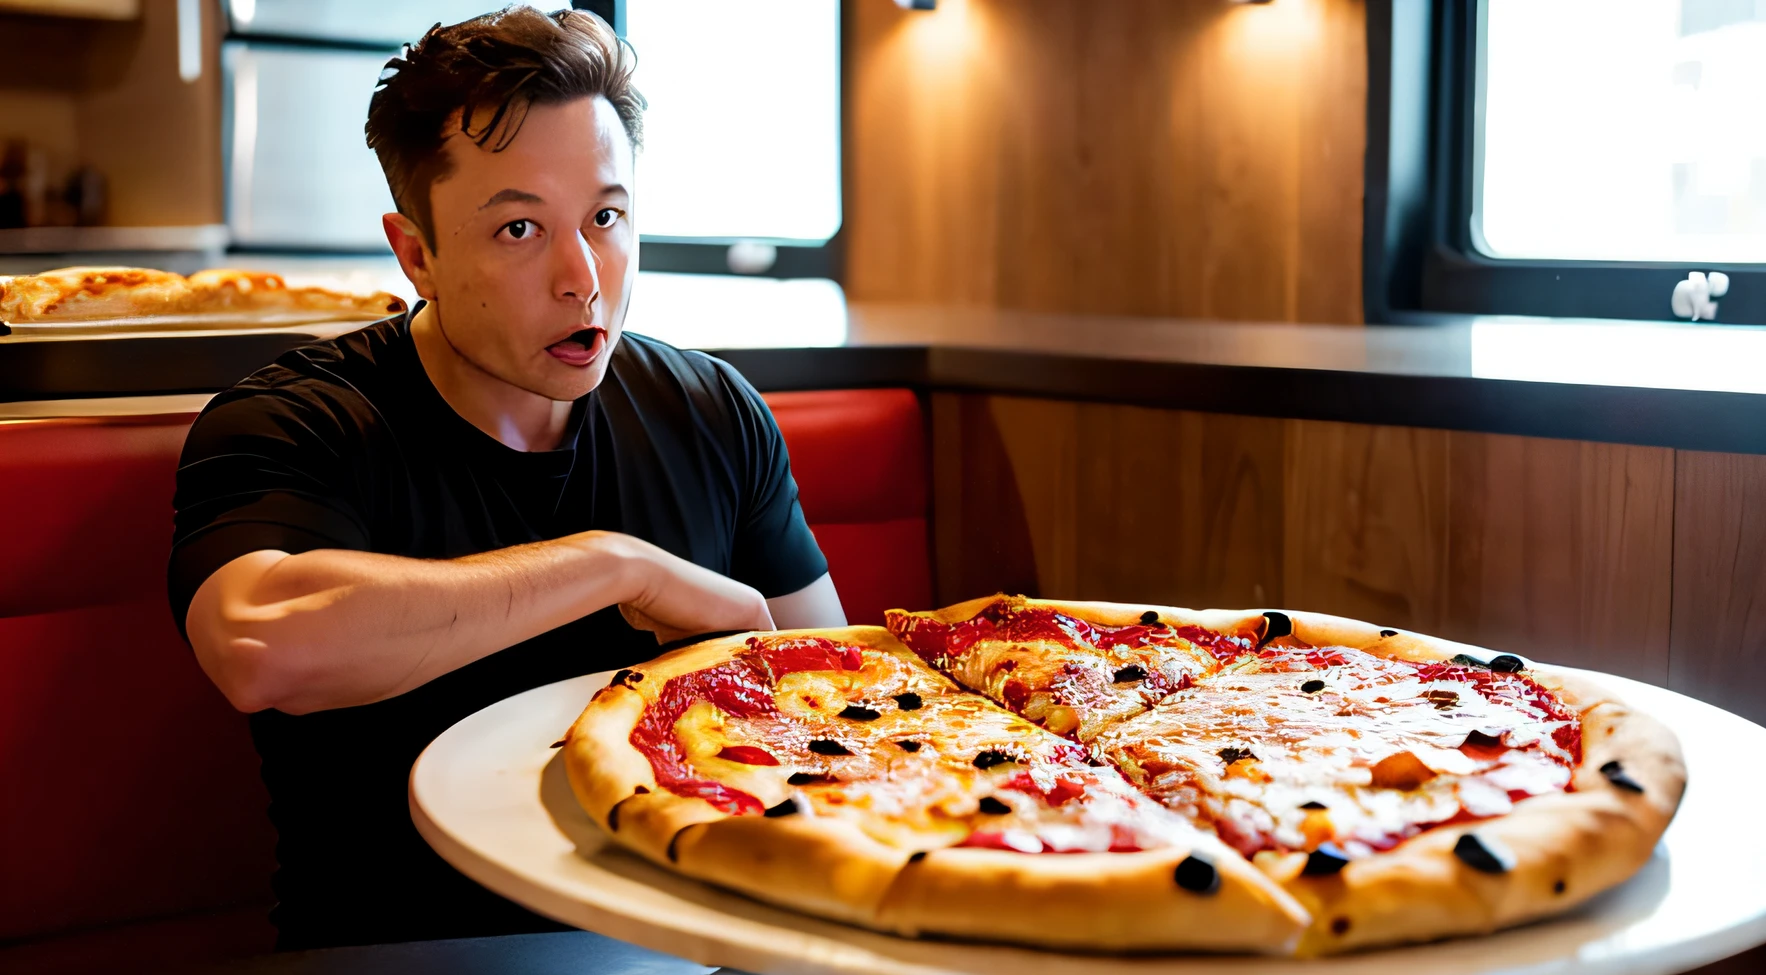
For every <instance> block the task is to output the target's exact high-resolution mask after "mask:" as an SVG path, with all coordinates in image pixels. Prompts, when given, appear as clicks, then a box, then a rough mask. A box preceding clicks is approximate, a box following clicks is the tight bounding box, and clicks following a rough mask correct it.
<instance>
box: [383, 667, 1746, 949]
mask: <svg viewBox="0 0 1766 975" xmlns="http://www.w3.org/2000/svg"><path fill="white" fill-rule="evenodd" d="M1584 673H1585V672H1584ZM1587 676H1588V677H1590V678H1592V679H1595V680H1598V681H1600V682H1602V683H1605V684H1607V685H1609V686H1610V687H1612V689H1613V690H1615V691H1617V692H1619V694H1620V695H1621V696H1622V697H1623V698H1624V699H1625V700H1626V701H1627V702H1628V703H1630V704H1633V705H1635V706H1636V707H1638V708H1640V709H1642V710H1645V711H1647V712H1649V713H1651V714H1653V715H1654V716H1656V717H1657V718H1659V719H1661V720H1662V721H1664V722H1666V723H1667V724H1668V726H1669V727H1671V728H1673V729H1674V730H1675V732H1677V733H1678V734H1679V735H1680V742H1681V745H1682V746H1683V747H1684V748H1685V750H1686V764H1687V768H1688V773H1689V776H1688V786H1687V790H1686V798H1685V799H1684V800H1683V801H1682V803H1681V806H1680V812H1679V815H1678V816H1676V817H1675V820H1674V823H1673V825H1671V826H1670V827H1669V828H1668V832H1667V835H1666V836H1664V837H1663V840H1662V843H1661V845H1660V846H1658V847H1657V848H1656V853H1655V856H1654V858H1652V859H1651V860H1650V862H1649V863H1648V864H1646V865H1645V866H1644V868H1643V869H1642V870H1641V871H1640V872H1639V873H1638V875H1637V876H1635V877H1633V878H1632V879H1631V880H1630V881H1629V882H1627V883H1625V884H1623V885H1621V886H1619V887H1618V888H1616V889H1614V890H1611V891H1608V892H1607V893H1605V894H1603V895H1601V896H1600V897H1598V898H1595V899H1594V900H1593V901H1591V902H1589V903H1588V904H1585V905H1583V906H1582V907H1581V908H1580V909H1578V910H1576V911H1573V912H1571V913H1569V914H1566V915H1563V916H1561V917H1558V918H1555V919H1552V920H1549V921H1544V922H1540V923H1537V924H1533V925H1528V926H1526V927H1521V928H1515V929H1512V930H1509V931H1504V932H1500V933H1498V934H1495V935H1491V936H1489V937H1483V938H1464V939H1459V940H1454V941H1444V942H1439V943H1436V944H1429V945H1418V946H1413V947H1405V948H1394V949H1389V950H1385V951H1377V952H1365V953H1361V954H1354V955H1346V956H1340V957H1335V958H1326V959H1322V960H1313V961H1305V962H1302V961H1295V960H1292V959H1284V958H1262V957H1253V956H1220V955H1159V956H1137V957H1121V956H1099V955H1077V954H1060V953H1054V952H1046V951H1038V950H1035V949H1028V948H1014V947H1010V946H1000V945H986V944H974V943H965V942H951V941H915V940H911V939H907V938H899V937H895V936H893V935H887V934H879V933H876V932H873V931H867V930H864V929H862V928H856V927H850V926H848V925H844V924H838V923H835V922H832V921H823V920H819V919H817V918H813V917H809V916H808V915H804V914H798V913H796V912H794V911H788V910H784V909H781V908H775V907H771V906H769V905H766V904H762V903H759V902H757V901H753V900H749V899H748V898H746V897H743V896H742V895H740V894H735V893H731V892H729V891H725V890H722V889H720V888H716V887H711V886H709V885H706V884H703V883H700V882H698V881H695V880H689V879H687V878H685V877H681V876H677V875H675V874H672V873H670V872H668V871H666V870H663V869H661V868H660V867H657V866H654V865H652V864H651V863H649V862H648V861H646V860H643V859H641V858H639V857H638V856H637V855H635V854H632V853H628V852H626V851H625V850H623V849H620V848H619V847H617V846H615V845H613V844H612V843H611V842H610V841H609V840H608V838H607V836H606V834H605V833H604V832H602V830H601V829H600V827H598V826H597V825H595V823H594V822H593V821H592V820H590V819H589V817H588V814H586V813H584V812H583V810H582V807H581V806H579V805H578V804H577V801H576V797H575V795H573V794H572V793H571V791H570V783H569V781H568V780H567V779H566V778H565V774H564V762H563V758H562V753H561V752H560V751H558V750H557V749H556V748H554V747H553V745H552V743H553V742H555V741H557V740H558V739H559V738H560V737H561V736H563V734H564V732H565V730H566V729H568V728H569V727H570V725H571V724H572V723H573V722H574V721H575V720H576V717H577V715H578V714H580V713H581V712H582V709H583V707H584V706H585V705H586V704H587V703H588V700H589V696H590V695H591V694H593V693H594V691H595V690H596V689H597V688H600V687H602V686H603V685H605V684H606V683H607V679H608V675H607V674H605V673H603V674H593V675H590V676H587V677H578V678H575V679H573V680H567V681H561V682H559V683H556V684H548V685H546V686H545V687H536V688H534V689H533V690H531V691H527V692H525V693H523V694H517V695H515V696H514V697H511V698H509V699H508V700H505V701H500V702H498V703H496V704H493V705H491V706H490V707H488V708H485V709H484V710H482V711H480V712H478V713H477V714H474V715H472V716H471V717H468V718H466V719H465V720H463V721H461V722H460V723H458V724H456V725H454V726H453V727H452V728H449V729H448V730H447V731H445V732H443V733H442V735H441V736H440V737H438V738H436V740H435V741H434V742H432V743H431V744H430V746H429V747H428V748H427V749H425V750H424V752H423V754H422V755H421V756H419V757H418V759H417V764H416V765H414V766H413V767H412V769H411V816H412V818H413V819H414V820H415V821H416V823H417V829H418V831H419V832H420V833H422V834H423V837H424V839H426V840H428V841H429V843H430V845H431V846H433V847H435V849H436V851H437V852H438V853H440V854H441V855H442V857H444V858H445V859H446V860H447V861H448V862H449V863H452V864H453V865H454V866H455V867H457V868H458V869H459V870H460V871H461V872H462V873H464V874H466V875H467V876H469V877H471V878H472V879H474V880H476V881H478V882H479V883H481V884H483V885H485V886H486V887H489V888H490V889H491V890H494V891H496V892H497V893H499V894H502V895H503V896H505V897H508V898H509V899H511V900H514V901H516V902H518V903H521V904H523V905H525V906H527V907H528V908H531V909H532V910H535V911H538V912H539V913H541V914H545V915H547V916H549V917H553V918H556V919H557V920H559V921H563V922H565V923H567V924H574V925H576V926H578V927H581V928H586V929H588V930H590V931H596V932H599V933H601V934H605V935H609V936H611V937H615V938H621V939H623V940H626V941H630V942H633V943H634V944H638V945H642V946H644V947H646V948H652V949H655V950H658V951H664V952H668V953H670V954H673V955H678V956H681V957H684V958H688V959H691V960H693V961H696V962H699V963H701V964H705V965H724V966H728V967H731V968H738V969H744V970H747V971H751V972H769V973H799V972H801V973H812V972H813V973H823V972H827V973H889V975H894V973H902V975H909V973H912V975H937V973H945V972H951V973H957V972H961V973H976V975H981V973H986V975H993V973H998V975H1020V973H1022V972H1026V971H1036V972H1048V973H1074V975H1077V973H1079V972H1086V973H1106V975H1108V973H1130V972H1132V973H1135V975H1157V973H1162V972H1174V973H1175V972H1182V973H1185V975H1199V973H1209V972H1232V973H1250V972H1294V971H1297V970H1301V969H1305V970H1306V971H1309V972H1329V971H1349V970H1351V969H1353V970H1354V971H1356V972H1372V973H1392V975H1414V973H1416V972H1430V973H1434V975H1454V973H1471V972H1497V971H1500V972H1503V973H1505V975H1547V973H1560V972H1562V973H1570V972H1575V973H1583V975H1652V973H1668V972H1680V971H1685V970H1686V969H1689V968H1695V967H1697V966H1699V965H1703V964H1706V963H1708V962H1711V961H1715V960H1717V959H1719V958H1723V957H1726V956H1728V955H1731V954H1734V953H1735V952H1738V951H1741V950H1743V949H1745V948H1748V947H1751V946H1753V945H1755V944H1758V943H1760V942H1762V941H1766V882H1762V878H1766V830H1758V829H1750V828H1746V825H1745V824H1746V823H1747V822H1748V821H1750V820H1752V819H1753V818H1755V817H1757V816H1758V815H1759V813H1760V811H1761V810H1762V809H1766V781H1763V779H1762V777H1761V775H1760V756H1761V755H1766V729H1763V728H1761V727H1760V726H1758V725H1755V724H1752V723H1751V722H1748V721H1745V720H1743V719H1741V718H1738V717H1736V716H1735V715H1732V714H1729V713H1728V712H1726V711H1721V710H1719V709H1717V708H1714V707H1711V706H1710V705H1708V704H1704V703H1701V702H1699V701H1695V700H1693V699H1692V698H1689V697H1685V696H1683V695H1680V694H1675V693H1674V692H1672V691H1666V690H1662V689H1661V688H1659V687H1652V686H1650V685H1648V684H1640V683H1638V682H1636V681H1631V680H1626V679H1624V678H1621V677H1610V676H1607V675H1604V674H1587ZM1000 909H1001V910H1010V909H1011V908H1010V906H1005V905H1002V907H1001V908H1000Z"/></svg>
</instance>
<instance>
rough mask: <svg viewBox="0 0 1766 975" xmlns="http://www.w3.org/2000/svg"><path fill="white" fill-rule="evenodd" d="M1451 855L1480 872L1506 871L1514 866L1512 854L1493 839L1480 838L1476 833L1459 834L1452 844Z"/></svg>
mask: <svg viewBox="0 0 1766 975" xmlns="http://www.w3.org/2000/svg"><path fill="white" fill-rule="evenodd" d="M1453 855H1454V856H1456V857H1459V859H1460V862H1461V863H1464V864H1465V865H1466V866H1468V867H1471V868H1472V869H1473V870H1477V871H1479V872H1480V873H1508V872H1509V871H1510V870H1513V869H1514V866H1515V857H1514V854H1512V853H1510V852H1509V851H1508V850H1506V849H1504V848H1503V846H1502V844H1500V843H1498V842H1496V841H1495V840H1486V839H1480V838H1479V837H1478V834H1476V833H1467V834H1465V835H1464V836H1461V837H1460V838H1459V842H1457V843H1455V844H1453Z"/></svg>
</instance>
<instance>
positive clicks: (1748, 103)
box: [1472, 0, 1766, 264]
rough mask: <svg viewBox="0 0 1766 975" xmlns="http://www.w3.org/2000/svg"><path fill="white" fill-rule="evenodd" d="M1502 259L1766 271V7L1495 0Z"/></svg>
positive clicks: (1492, 129) (1486, 140) (1485, 142)
mask: <svg viewBox="0 0 1766 975" xmlns="http://www.w3.org/2000/svg"><path fill="white" fill-rule="evenodd" d="M1484 14H1485V29H1484V31H1483V35H1482V38H1481V40H1482V52H1481V56H1482V105H1481V108H1482V119H1481V121H1480V123H1479V125H1478V126H1477V135H1476V138H1477V140H1478V145H1477V150H1478V151H1477V155H1476V157H1475V158H1477V160H1478V165H1479V167H1480V168H1479V170H1478V171H1475V175H1474V180H1473V182H1474V186H1475V193H1476V195H1477V198H1476V200H1475V202H1474V207H1473V216H1472V239H1473V241H1474V243H1475V244H1476V245H1477V247H1478V249H1479V250H1481V251H1483V252H1484V253H1486V254H1488V255H1490V256H1492V257H1499V258H1535V259H1564V260H1612V261H1662V262H1671V263H1687V262H1691V263H1702V264H1730V263H1766V0H1484Z"/></svg>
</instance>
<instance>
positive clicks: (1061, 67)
mask: <svg viewBox="0 0 1766 975" xmlns="http://www.w3.org/2000/svg"><path fill="white" fill-rule="evenodd" d="M845 9H846V14H847V17H848V21H849V24H850V31H849V37H850V43H851V47H850V54H849V63H850V64H851V75H850V78H851V84H850V88H849V92H848V111H849V113H850V116H849V117H850V120H851V124H850V126H849V128H850V135H849V140H848V154H849V183H848V210H847V221H846V234H847V245H848V250H847V272H846V287H847V291H848V293H849V294H850V295H851V296H852V297H854V298H858V299H869V300H909V301H939V302H962V303H975V304H989V305H997V306H1000V307H1008V308H1022V309H1030V310H1059V311H1087V312H1104V313H1116V314H1136V315H1176V316H1195V317H1222V318H1236V319H1263V320H1297V321H1331V322H1356V321H1360V320H1361V293H1360V280H1361V268H1360V240H1361V198H1362V158H1363V149H1364V145H1365V138H1366V133H1365V120H1364V114H1365V105H1366V100H1365V99H1366V42H1365V26H1366V18H1365V9H1364V6H1363V3H1362V2H1361V0H1284V2H1282V3H1277V4H1271V5H1268V6H1253V7H1247V6H1239V5H1232V4H1226V3H1193V2H1185V3H1172V2H1169V0H1112V2H1109V3H1097V2H1091V0H946V2H945V3H941V4H940V7H939V9H938V10H937V11H936V12H934V13H924V12H912V11H902V10H900V9H898V8H896V7H895V6H894V5H893V4H886V3H875V2H862V0H861V2H848V4H847V6H846V8H845Z"/></svg>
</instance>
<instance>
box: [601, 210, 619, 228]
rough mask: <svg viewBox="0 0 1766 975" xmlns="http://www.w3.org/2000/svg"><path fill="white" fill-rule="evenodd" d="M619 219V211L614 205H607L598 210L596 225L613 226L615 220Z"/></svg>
mask: <svg viewBox="0 0 1766 975" xmlns="http://www.w3.org/2000/svg"><path fill="white" fill-rule="evenodd" d="M618 219H619V211H618V210H616V209H614V208H613V207H607V208H605V209H603V210H600V211H597V212H596V214H595V226H597V227H602V228H606V227H611V226H613V224H614V222H615V221H617V220H618Z"/></svg>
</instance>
